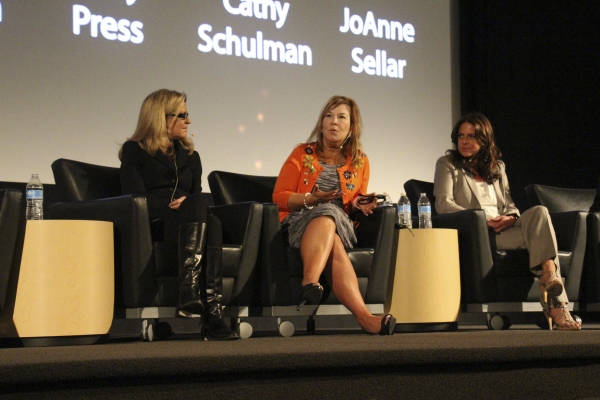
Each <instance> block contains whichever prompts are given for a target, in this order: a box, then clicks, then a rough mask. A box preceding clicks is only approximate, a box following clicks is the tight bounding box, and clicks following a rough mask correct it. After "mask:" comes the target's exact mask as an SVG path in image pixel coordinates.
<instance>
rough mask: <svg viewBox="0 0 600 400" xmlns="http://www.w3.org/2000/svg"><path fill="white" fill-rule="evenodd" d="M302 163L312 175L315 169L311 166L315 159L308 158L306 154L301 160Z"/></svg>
mask: <svg viewBox="0 0 600 400" xmlns="http://www.w3.org/2000/svg"><path fill="white" fill-rule="evenodd" d="M306 150H308V148H307V149H306ZM302 161H303V163H304V166H305V167H306V168H308V169H309V171H310V172H312V173H313V174H314V173H315V171H316V169H315V166H314V165H313V164H314V162H315V158H314V157H313V156H310V155H308V154H307V155H305V156H304V157H303V158H302Z"/></svg>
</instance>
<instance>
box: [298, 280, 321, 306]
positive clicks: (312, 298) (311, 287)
mask: <svg viewBox="0 0 600 400" xmlns="http://www.w3.org/2000/svg"><path fill="white" fill-rule="evenodd" d="M321 298H323V286H321V285H320V284H318V283H309V284H308V285H304V286H302V290H301V291H300V300H299V301H298V307H297V310H298V311H300V309H301V308H302V306H303V305H305V304H306V305H314V304H319V303H320V302H321Z"/></svg>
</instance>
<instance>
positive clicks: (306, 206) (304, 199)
mask: <svg viewBox="0 0 600 400" xmlns="http://www.w3.org/2000/svg"><path fill="white" fill-rule="evenodd" d="M309 194H310V193H304V198H303V199H302V202H303V203H304V208H306V209H307V210H311V209H312V208H313V207H314V206H309V205H308V204H306V196H308V195H309Z"/></svg>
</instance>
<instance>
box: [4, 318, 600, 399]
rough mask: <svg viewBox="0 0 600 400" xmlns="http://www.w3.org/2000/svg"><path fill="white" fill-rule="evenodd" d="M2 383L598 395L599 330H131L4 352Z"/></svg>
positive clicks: (243, 392) (277, 394)
mask: <svg viewBox="0 0 600 400" xmlns="http://www.w3.org/2000/svg"><path fill="white" fill-rule="evenodd" d="M0 390H1V391H2V393H3V395H2V398H3V399H23V398H37V399H39V398H44V399H46V398H56V399H58V398H93V399H112V398H115V399H117V398H119V399H121V398H152V399H155V398H157V399H162V398H206V399H208V398H210V399H220V398H224V399H395V398H402V399H438V398H439V399H471V398H481V399H538V398H539V399H541V398H544V399H548V398H550V399H593V398H597V399H600V325H598V324H593V325H587V326H586V327H585V329H584V330H583V331H582V332H558V331H553V332H550V331H542V330H540V329H537V328H536V327H534V326H531V325H523V326H513V327H512V328H511V329H509V330H506V331H489V330H487V329H486V328H485V327H482V326H478V327H461V328H460V329H459V330H458V331H454V332H437V333H433V332H431V333H402V334H396V335H394V336H391V337H381V336H373V335H368V334H364V333H360V332H358V331H355V330H350V331H341V332H332V331H325V332H319V331H317V334H316V335H306V334H305V333H303V332H298V334H297V335H296V336H293V337H290V338H283V337H279V336H275V335H274V334H266V335H265V334H262V335H261V334H260V332H259V333H257V335H256V336H255V337H252V338H249V339H245V340H239V341H232V342H207V341H202V340H200V339H199V337H198V336H197V335H195V334H193V333H180V334H177V335H175V336H173V337H171V338H170V339H168V340H166V341H160V342H152V343H148V342H141V341H139V339H138V338H136V337H131V336H129V337H128V336H126V335H124V336H122V337H117V338H112V339H111V340H110V341H109V342H108V343H106V344H99V345H90V346H62V347H29V348H2V349H0Z"/></svg>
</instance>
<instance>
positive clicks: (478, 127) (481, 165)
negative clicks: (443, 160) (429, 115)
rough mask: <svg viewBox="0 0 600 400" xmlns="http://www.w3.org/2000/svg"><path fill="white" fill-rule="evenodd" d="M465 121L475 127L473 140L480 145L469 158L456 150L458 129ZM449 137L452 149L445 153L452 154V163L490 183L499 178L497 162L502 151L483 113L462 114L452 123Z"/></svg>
mask: <svg viewBox="0 0 600 400" xmlns="http://www.w3.org/2000/svg"><path fill="white" fill-rule="evenodd" d="M465 122H468V123H470V124H471V125H473V127H474V128H475V140H477V143H478V144H479V146H480V147H481V148H480V150H479V151H478V152H477V154H475V155H474V156H472V157H470V158H465V157H463V156H462V155H461V154H460V152H459V151H458V130H459V129H460V126H461V125H462V124H464V123H465ZM450 137H451V138H452V143H453V144H454V149H452V150H448V151H447V152H446V153H447V154H450V155H452V159H453V162H454V165H456V166H457V167H460V168H464V169H466V170H467V171H470V172H473V171H477V173H478V174H479V176H481V178H483V180H484V181H485V182H486V183H488V184H490V185H491V184H492V183H493V182H494V181H496V180H498V179H499V178H500V173H499V171H500V168H499V163H500V158H501V157H502V153H501V152H500V149H499V148H498V146H497V145H496V139H495V137H494V130H493V129H492V124H491V123H490V120H489V119H487V117H486V116H485V115H483V114H481V113H478V112H472V113H468V114H465V115H463V116H462V117H461V118H460V119H459V120H458V121H457V122H456V124H454V128H452V133H451V135H450Z"/></svg>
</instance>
